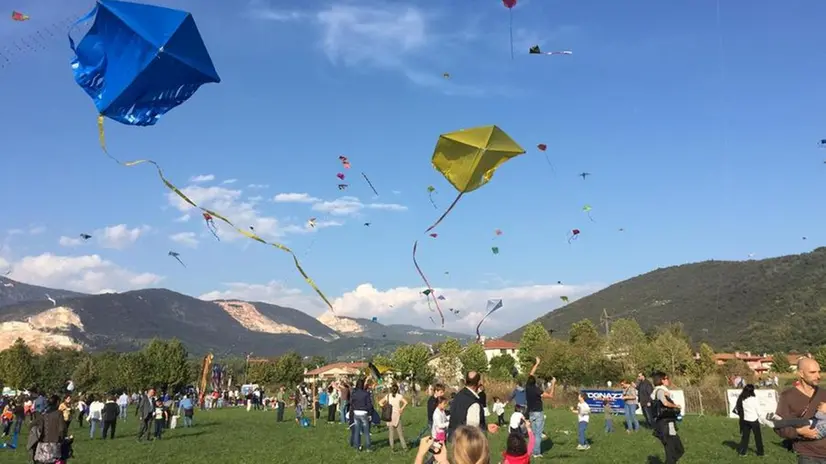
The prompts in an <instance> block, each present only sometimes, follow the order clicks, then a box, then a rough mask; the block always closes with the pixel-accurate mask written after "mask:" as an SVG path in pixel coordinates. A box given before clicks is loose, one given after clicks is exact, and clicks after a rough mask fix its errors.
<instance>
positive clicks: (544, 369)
mask: <svg viewBox="0 0 826 464" xmlns="http://www.w3.org/2000/svg"><path fill="white" fill-rule="evenodd" d="M537 355H538V356H539V357H540V358H541V360H542V362H541V363H540V364H539V367H538V368H537V371H536V375H538V376H539V377H541V378H544V379H551V378H553V377H556V378H557V380H559V381H560V382H563V383H566V384H569V383H576V382H578V381H579V379H580V378H582V376H583V372H584V369H583V365H582V363H581V362H579V360H578V359H577V358H576V356H575V354H574V350H573V348H572V347H571V345H570V344H569V343H568V342H566V341H563V340H556V339H554V340H551V341H550V342H548V343H546V344H544V345H543V346H542V349H541V350H540V351H539V352H538V353H537Z"/></svg>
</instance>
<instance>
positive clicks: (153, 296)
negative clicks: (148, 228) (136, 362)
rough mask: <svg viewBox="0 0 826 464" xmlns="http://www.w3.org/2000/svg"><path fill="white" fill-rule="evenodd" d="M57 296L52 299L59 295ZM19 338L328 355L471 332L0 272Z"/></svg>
mask: <svg viewBox="0 0 826 464" xmlns="http://www.w3.org/2000/svg"><path fill="white" fill-rule="evenodd" d="M52 300H53V301H52ZM18 337H20V338H23V339H24V340H25V341H26V342H27V343H29V344H30V346H32V347H33V348H35V349H37V350H42V349H43V348H45V347H47V346H66V347H74V348H77V349H84V350H89V351H103V350H114V351H130V350H135V349H139V348H140V347H141V346H142V345H144V344H145V343H147V342H148V341H149V340H151V339H152V338H154V337H158V338H172V337H175V338H177V339H179V340H181V341H182V342H183V343H184V344H185V345H186V346H187V349H188V350H189V351H190V352H191V353H193V354H203V353H205V352H208V351H209V352H213V353H214V354H216V355H217V354H220V355H222V356H226V355H242V354H244V353H254V354H255V355H256V356H277V355H279V354H283V353H285V352H288V351H298V352H299V353H301V354H302V355H305V356H311V355H322V356H325V357H327V358H328V359H348V358H355V357H362V356H361V355H362V354H363V353H364V351H365V350H367V352H373V353H387V352H390V351H392V350H394V349H395V348H396V347H398V346H399V345H402V344H407V343H414V342H424V343H429V344H432V343H436V342H439V341H444V340H445V339H446V338H447V337H454V338H458V339H460V340H463V341H464V340H468V339H470V336H468V335H465V334H458V333H451V332H447V331H438V330H427V329H422V328H418V327H413V326H407V325H384V324H380V323H377V322H372V321H370V320H367V319H359V318H348V317H341V316H339V317H335V316H333V315H332V314H330V313H327V314H324V315H322V316H321V317H319V318H318V319H317V318H314V317H312V316H310V315H308V314H306V313H303V312H301V311H299V310H297V309H293V308H286V307H283V306H277V305H273V304H268V303H262V302H249V301H240V300H216V301H204V300H200V299H197V298H193V297H190V296H187V295H183V294H180V293H177V292H173V291H171V290H167V289H144V290H135V291H129V292H124V293H105V294H100V295H86V294H82V293H77V292H69V291H63V290H57V289H51V288H45V287H38V286H34V285H28V284H25V283H22V282H16V281H14V280H11V279H8V278H6V277H0V349H3V348H5V347H7V346H9V345H10V344H11V343H13V342H14V340H15V339H17V338H18Z"/></svg>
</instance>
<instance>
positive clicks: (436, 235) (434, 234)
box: [430, 232, 439, 238]
mask: <svg viewBox="0 0 826 464" xmlns="http://www.w3.org/2000/svg"><path fill="white" fill-rule="evenodd" d="M430 236H431V237H433V238H436V237H438V236H439V234H437V233H435V232H434V233H432V234H430Z"/></svg>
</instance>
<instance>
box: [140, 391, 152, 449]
mask: <svg viewBox="0 0 826 464" xmlns="http://www.w3.org/2000/svg"><path fill="white" fill-rule="evenodd" d="M137 409H138V411H137V415H138V419H139V420H140V421H141V426H140V429H139V430H138V441H141V440H142V439H143V436H144V434H146V439H147V440H150V439H151V437H152V429H151V427H150V424H151V423H152V413H153V412H155V389H154V388H150V389H149V391H147V392H146V394H145V395H143V396H141V399H140V403H138V408H137Z"/></svg>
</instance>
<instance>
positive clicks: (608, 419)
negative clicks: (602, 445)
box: [602, 397, 614, 433]
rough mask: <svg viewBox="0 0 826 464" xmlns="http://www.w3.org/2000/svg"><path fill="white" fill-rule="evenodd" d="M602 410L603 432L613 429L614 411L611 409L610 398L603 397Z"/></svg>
mask: <svg viewBox="0 0 826 464" xmlns="http://www.w3.org/2000/svg"><path fill="white" fill-rule="evenodd" d="M602 410H603V412H604V414H605V433H611V432H613V431H614V411H612V410H611V398H607V397H606V398H603V400H602Z"/></svg>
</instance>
